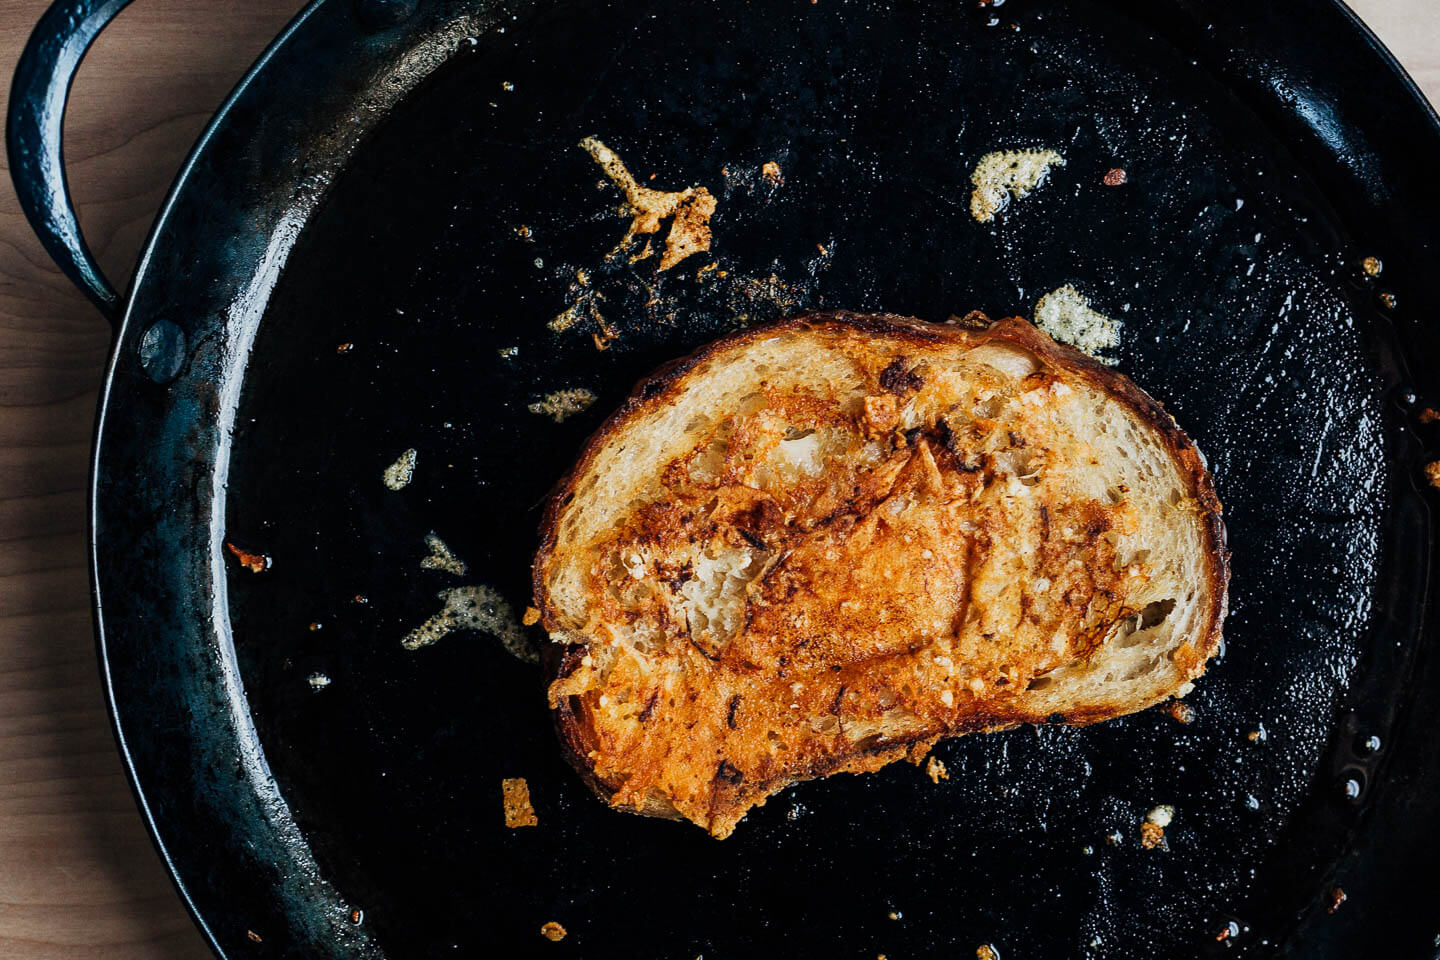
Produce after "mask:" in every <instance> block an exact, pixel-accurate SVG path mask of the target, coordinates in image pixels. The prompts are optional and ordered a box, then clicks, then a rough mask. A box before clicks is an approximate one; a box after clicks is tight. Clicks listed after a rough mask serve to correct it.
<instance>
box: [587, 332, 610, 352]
mask: <svg viewBox="0 0 1440 960" xmlns="http://www.w3.org/2000/svg"><path fill="white" fill-rule="evenodd" d="M590 339H591V341H593V342H594V344H595V349H596V350H602V351H603V350H609V349H610V338H609V337H602V336H600V334H598V333H592V334H590Z"/></svg>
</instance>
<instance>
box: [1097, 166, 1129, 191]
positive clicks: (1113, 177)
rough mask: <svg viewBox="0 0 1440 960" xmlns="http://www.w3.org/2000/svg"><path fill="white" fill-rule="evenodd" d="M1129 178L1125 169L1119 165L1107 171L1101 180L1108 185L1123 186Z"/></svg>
mask: <svg viewBox="0 0 1440 960" xmlns="http://www.w3.org/2000/svg"><path fill="white" fill-rule="evenodd" d="M1128 179H1129V178H1128V177H1127V176H1126V175H1125V171H1124V170H1121V169H1120V168H1119V167H1111V168H1110V169H1109V170H1106V171H1105V176H1103V177H1101V178H1100V182H1101V183H1103V184H1105V186H1107V187H1118V186H1122V185H1123V184H1124V183H1125V181H1126V180H1128Z"/></svg>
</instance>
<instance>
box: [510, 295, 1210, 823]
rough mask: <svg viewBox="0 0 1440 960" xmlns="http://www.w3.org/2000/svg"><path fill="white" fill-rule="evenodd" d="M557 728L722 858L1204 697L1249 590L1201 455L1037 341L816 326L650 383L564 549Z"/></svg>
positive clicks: (724, 345)
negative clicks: (745, 831)
mask: <svg viewBox="0 0 1440 960" xmlns="http://www.w3.org/2000/svg"><path fill="white" fill-rule="evenodd" d="M534 576H535V596H536V602H537V605H538V606H539V608H540V611H541V616H542V618H543V622H544V624H545V627H546V629H547V630H548V631H549V633H550V636H551V638H552V639H553V640H554V641H555V643H554V644H552V645H551V646H552V650H551V652H550V655H549V656H548V658H547V663H548V668H547V669H548V670H549V671H550V676H551V684H550V704H551V707H552V709H553V711H554V715H555V720H556V725H557V729H558V730H559V734H560V737H561V740H562V742H563V744H564V746H565V748H566V749H567V751H568V752H569V754H570V758H571V760H572V762H573V763H574V764H575V766H576V767H577V769H579V770H580V771H581V773H582V774H583V775H584V776H585V777H586V779H587V780H588V782H589V783H590V784H591V786H592V787H593V788H594V789H595V790H596V792H597V793H599V794H600V796H601V797H603V798H604V799H605V800H606V801H607V802H609V803H610V804H611V805H612V806H614V807H616V808H619V809H624V810H629V811H634V812H638V813H643V814H649V815H653V816H665V817H676V818H684V819H687V820H691V821H693V822H694V823H696V824H699V825H700V826H702V827H704V828H705V829H706V830H708V831H709V832H710V833H712V834H713V835H715V836H717V837H725V836H728V835H729V834H730V832H731V831H732V830H734V829H735V825H736V823H738V822H739V821H740V819H741V818H742V817H743V816H744V815H745V812H746V811H747V810H749V809H750V808H751V807H752V806H755V805H757V804H761V803H764V802H765V799H766V798H767V797H768V796H769V795H771V794H773V793H775V792H776V791H778V790H781V789H783V788H784V787H785V786H787V785H789V784H792V783H795V782H797V781H800V780H805V779H809V778H812V777H822V776H827V775H829V774H832V773H837V772H841V771H845V772H850V773H861V772H866V771H871V770H876V769H878V768H880V767H882V766H884V765H885V764H888V763H890V762H892V761H894V760H897V759H900V758H902V757H905V756H907V755H908V756H909V757H910V758H911V759H913V760H917V761H918V760H919V758H920V757H922V756H923V755H924V753H925V752H926V751H927V750H928V749H929V747H930V746H931V745H932V744H934V743H935V741H937V740H938V739H940V738H942V737H950V736H957V735H960V734H964V733H969V732H973V731H979V730H997V729H1002V728H1006V727H1011V726H1014V725H1016V724H1020V723H1044V722H1063V723H1069V724H1085V723H1093V722H1095V721H1097V720H1104V719H1106V718H1109V717H1115V716H1119V715H1121V714H1126V713H1132V712H1134V711H1137V710H1142V709H1144V708H1146V707H1148V706H1151V705H1152V704H1154V703H1156V702H1158V701H1160V700H1162V699H1164V698H1166V697H1170V696H1172V695H1175V696H1179V695H1183V694H1184V693H1185V692H1187V691H1188V689H1189V685H1190V681H1191V680H1193V679H1194V678H1195V677H1198V676H1199V675H1200V674H1201V673H1202V672H1203V670H1204V667H1205V662H1206V660H1207V659H1208V658H1209V657H1210V656H1212V655H1213V654H1214V653H1215V652H1216V649H1217V647H1218V645H1219V642H1220V626H1221V621H1222V619H1223V618H1224V615H1225V598H1226V583H1227V579H1228V564H1227V555H1226V550H1225V532H1224V527H1223V525H1222V524H1221V520H1220V503H1219V501H1218V500H1217V499H1216V497H1215V493H1214V490H1213V488H1212V486H1211V482H1210V478H1209V477H1208V475H1207V474H1206V471H1205V468H1204V466H1203V464H1202V462H1201V458H1200V455H1199V453H1198V452H1197V451H1196V449H1195V447H1194V445H1193V444H1192V443H1191V442H1190V440H1189V438H1187V437H1186V436H1185V434H1184V433H1183V432H1182V431H1181V430H1180V428H1179V427H1178V426H1176V424H1175V422H1174V420H1172V419H1171V418H1170V416H1169V415H1168V414H1166V413H1165V412H1164V411H1163V410H1162V409H1161V407H1160V405H1159V404H1158V403H1156V402H1155V401H1154V400H1152V399H1151V398H1150V397H1149V396H1148V395H1146V394H1145V393H1144V392H1143V391H1142V390H1140V389H1139V388H1138V387H1136V386H1135V384H1133V383H1131V382H1130V380H1129V379H1127V378H1126V377H1124V376H1122V375H1120V374H1118V373H1115V372H1114V371H1112V370H1110V369H1108V368H1106V367H1104V366H1102V365H1101V364H1099V363H1097V362H1095V361H1094V360H1092V359H1090V358H1089V357H1087V356H1085V355H1083V354H1081V353H1079V352H1077V351H1075V350H1073V349H1071V348H1069V347H1065V346H1061V345H1059V344H1056V343H1055V342H1054V341H1053V340H1051V339H1050V338H1049V337H1048V336H1046V335H1045V334H1044V333H1042V332H1040V331H1038V330H1036V329H1035V328H1034V327H1032V326H1031V325H1030V324H1028V323H1026V322H1025V321H1024V320H1020V319H1010V320H1002V321H999V322H996V323H990V322H989V321H987V320H985V319H984V318H983V317H981V318H980V319H979V320H978V321H973V322H972V323H970V324H966V323H963V322H962V323H952V324H944V325H942V324H928V323H923V322H921V321H918V320H911V319H906V318H902V317H895V316H888V315H880V316H875V315H857V314H849V313H831V314H809V315H805V316H801V317H798V318H795V319H792V320H789V321H786V322H783V323H781V324H779V325H776V326H772V327H767V328H762V329H755V330H750V331H747V332H744V333H741V334H737V335H735V336H731V337H727V338H725V339H723V340H720V341H718V342H716V343H713V344H710V345H709V346H707V347H705V348H703V349H701V350H700V351H699V352H697V353H695V354H694V355H692V356H690V357H688V358H686V359H684V360H681V361H678V362H676V363H674V364H672V365H670V366H668V367H666V368H663V369H662V370H660V371H658V372H657V373H655V374H654V375H653V376H651V377H650V378H649V379H647V380H645V381H644V382H642V383H641V384H640V385H639V386H638V387H637V388H636V390H635V392H634V394H633V395H632V396H631V397H630V399H629V400H628V401H627V402H626V403H625V405H624V406H623V407H621V409H620V410H619V411H618V412H616V413H615V415H614V416H612V417H611V418H610V419H609V421H608V422H606V424H605V425H604V426H603V427H602V428H601V429H600V430H599V432H598V433H596V434H595V436H594V437H593V438H592V439H591V440H590V442H589V445H588V446H587V447H586V449H585V452H584V454H583V455H582V456H581V457H580V460H579V462H578V464H577V465H576V467H575V468H574V470H573V471H572V472H571V473H570V475H569V476H568V477H566V478H565V479H564V480H563V481H562V482H561V484H560V487H559V489H558V491H557V492H556V494H555V497H554V499H553V500H552V502H551V504H550V507H549V510H548V512H547V515H546V518H545V520H544V524H543V528H542V545H541V549H540V551H539V554H538V556H537V558H536V560H535V568H534Z"/></svg>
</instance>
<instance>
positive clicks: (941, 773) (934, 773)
mask: <svg viewBox="0 0 1440 960" xmlns="http://www.w3.org/2000/svg"><path fill="white" fill-rule="evenodd" d="M925 775H926V776H927V777H929V778H930V780H931V782H932V783H939V782H940V781H941V780H949V779H950V771H948V770H946V769H945V763H944V761H942V760H941V759H940V758H939V757H937V756H935V755H934V754H931V755H930V759H929V760H928V761H926V763H925Z"/></svg>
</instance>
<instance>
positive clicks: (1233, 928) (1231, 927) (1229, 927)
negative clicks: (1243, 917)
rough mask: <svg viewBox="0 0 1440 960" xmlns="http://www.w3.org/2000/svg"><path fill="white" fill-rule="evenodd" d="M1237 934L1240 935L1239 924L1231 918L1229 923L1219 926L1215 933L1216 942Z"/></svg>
mask: <svg viewBox="0 0 1440 960" xmlns="http://www.w3.org/2000/svg"><path fill="white" fill-rule="evenodd" d="M1238 936H1240V924H1238V923H1236V922H1235V921H1234V920H1231V921H1230V922H1229V923H1227V924H1225V926H1223V927H1221V928H1220V932H1219V933H1217V934H1215V939H1216V941H1217V942H1218V941H1222V940H1229V939H1230V938H1231V937H1238Z"/></svg>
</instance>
